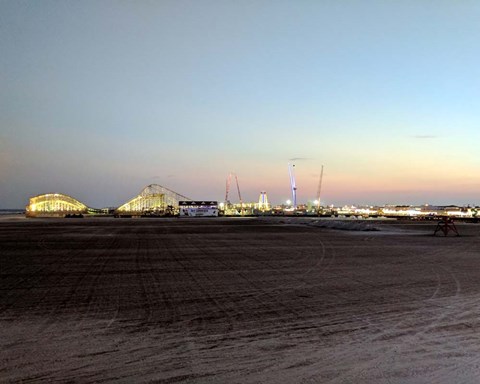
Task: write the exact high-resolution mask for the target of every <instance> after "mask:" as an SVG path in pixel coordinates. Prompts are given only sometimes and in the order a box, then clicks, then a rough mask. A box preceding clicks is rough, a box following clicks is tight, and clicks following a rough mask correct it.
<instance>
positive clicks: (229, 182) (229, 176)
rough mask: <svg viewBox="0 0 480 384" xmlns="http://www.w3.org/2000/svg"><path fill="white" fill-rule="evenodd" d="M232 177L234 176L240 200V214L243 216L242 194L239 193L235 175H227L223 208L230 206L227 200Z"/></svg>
mask: <svg viewBox="0 0 480 384" xmlns="http://www.w3.org/2000/svg"><path fill="white" fill-rule="evenodd" d="M232 176H235V182H236V183H237V192H238V199H239V200H240V214H241V215H243V201H242V194H241V193H240V185H239V184H238V177H237V174H236V173H232V172H230V173H229V174H228V177H227V183H226V188H225V206H226V207H227V206H228V205H229V204H230V201H229V200H228V194H229V192H230V184H231V181H232Z"/></svg>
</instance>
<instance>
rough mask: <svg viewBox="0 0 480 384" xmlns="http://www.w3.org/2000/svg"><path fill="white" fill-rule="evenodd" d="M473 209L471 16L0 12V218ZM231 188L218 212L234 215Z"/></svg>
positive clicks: (10, 7)
mask: <svg viewBox="0 0 480 384" xmlns="http://www.w3.org/2000/svg"><path fill="white" fill-rule="evenodd" d="M289 162H291V163H293V164H295V171H296V181H297V186H298V202H299V203H302V202H306V201H307V200H313V199H315V196H316V193H317V186H318V181H319V175H320V170H321V166H322V164H324V166H325V172H324V177H323V188H322V200H323V201H322V202H323V203H325V204H336V205H340V204H342V205H343V204H346V203H348V204H422V203H431V204H451V203H453V204H459V205H463V204H480V2H479V1H455V0H451V1H441V0H439V1H433V0H425V1H422V0H414V1H408V0H407V1H334V0H332V1H322V0H316V1H307V0H305V1H301V0H291V1H262V0H254V1H251V0H245V1H229V0H223V1H220V0H218V1H207V0H192V1H181V0H180V1H178V0H175V1H173V0H172V1H121V0H118V1H48V0H42V1H36V0H35V1H34V0H32V1H18V0H0V208H22V207H24V206H25V205H27V204H28V198H29V197H31V196H34V195H37V194H42V193H47V192H59V193H65V194H69V195H71V196H73V197H75V198H77V199H78V200H80V201H82V202H84V203H85V204H87V205H89V206H91V207H97V208H101V207H105V206H118V205H120V204H122V203H124V202H125V201H127V200H129V199H130V198H132V197H134V196H136V195H137V194H138V193H139V192H140V191H141V190H142V188H143V187H144V186H146V185H148V184H154V183H155V184H160V185H162V186H165V187H167V188H170V189H173V190H174V191H177V192H179V193H181V194H183V195H186V196H188V197H191V198H193V199H211V200H219V201H222V200H223V199H224V197H225V180H226V178H227V176H228V174H229V173H230V172H235V173H236V174H237V175H238V180H239V183H240V189H241V192H242V195H243V196H242V197H243V200H244V201H254V200H257V201H258V196H259V193H260V191H262V190H265V191H267V194H268V196H269V198H270V201H271V202H273V203H282V202H284V201H285V200H286V199H288V198H289V197H290V181H289V175H288V166H287V164H288V163H289ZM234 192H236V191H235V189H234V188H232V191H231V197H232V199H231V200H232V201H233V202H235V201H237V200H238V197H237V196H236V193H234Z"/></svg>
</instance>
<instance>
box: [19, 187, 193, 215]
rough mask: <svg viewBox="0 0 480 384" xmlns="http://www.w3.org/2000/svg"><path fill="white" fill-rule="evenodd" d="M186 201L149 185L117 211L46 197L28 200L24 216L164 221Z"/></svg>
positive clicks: (58, 196)
mask: <svg viewBox="0 0 480 384" xmlns="http://www.w3.org/2000/svg"><path fill="white" fill-rule="evenodd" d="M189 200H191V199H189V198H188V197H186V196H183V195H181V194H179V193H177V192H174V191H172V190H170V189H168V188H165V187H162V186H161V185H157V184H151V185H148V186H147V187H145V188H144V189H143V190H142V191H141V192H140V193H139V194H138V196H136V197H134V198H133V199H130V200H129V201H127V202H126V203H124V204H122V205H121V206H119V207H118V208H102V209H96V208H91V207H88V206H87V205H86V204H84V203H82V202H80V201H78V200H77V199H75V198H73V197H71V196H68V195H65V194H61V193H46V194H43V195H37V196H34V197H31V198H30V201H29V204H28V205H27V207H26V209H25V212H26V216H27V217H84V216H115V217H149V216H150V217H160V216H162V217H163V216H176V215H178V213H179V202H180V201H189Z"/></svg>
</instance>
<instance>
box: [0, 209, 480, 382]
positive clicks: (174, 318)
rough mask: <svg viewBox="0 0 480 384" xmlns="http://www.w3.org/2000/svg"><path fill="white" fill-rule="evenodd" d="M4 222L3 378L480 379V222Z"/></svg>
mask: <svg viewBox="0 0 480 384" xmlns="http://www.w3.org/2000/svg"><path fill="white" fill-rule="evenodd" d="M435 225H436V223H434V222H403V221H393V220H389V221H387V220H384V221H373V220H368V221H367V220H364V221H359V222H357V223H353V221H344V220H343V221H342V220H328V219H325V220H321V219H317V218H288V217H278V218H215V219H178V218H172V219H113V218H84V219H24V218H23V217H19V216H14V217H13V216H6V217H2V218H1V219H0V292H1V294H0V381H1V382H12V383H13V382H44V381H48V382H120V383H131V382H135V383H147V382H156V383H365V384H367V383H412V384H413V383H415V384H418V383H478V381H479V377H480V283H479V282H480V225H479V224H461V223H458V224H457V227H458V229H459V232H460V234H461V236H460V237H443V236H437V237H434V236H432V234H433V230H434V229H435Z"/></svg>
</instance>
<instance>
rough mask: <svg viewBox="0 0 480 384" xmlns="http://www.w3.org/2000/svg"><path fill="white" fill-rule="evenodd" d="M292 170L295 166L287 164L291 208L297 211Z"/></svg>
mask: <svg viewBox="0 0 480 384" xmlns="http://www.w3.org/2000/svg"><path fill="white" fill-rule="evenodd" d="M293 168H295V164H290V163H288V174H289V176H290V187H291V189H292V208H293V210H294V211H295V210H296V209H297V185H296V183H295V173H294V172H293Z"/></svg>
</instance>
